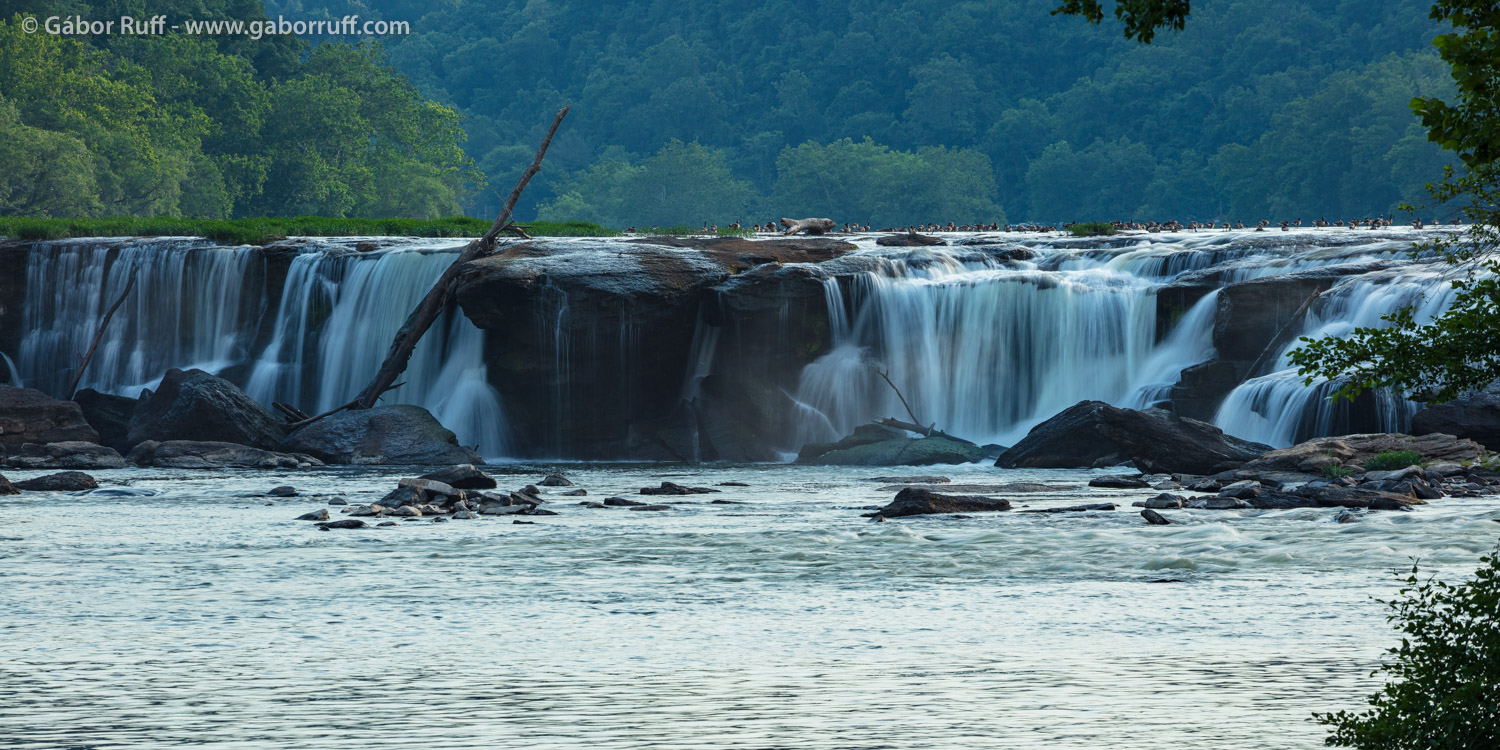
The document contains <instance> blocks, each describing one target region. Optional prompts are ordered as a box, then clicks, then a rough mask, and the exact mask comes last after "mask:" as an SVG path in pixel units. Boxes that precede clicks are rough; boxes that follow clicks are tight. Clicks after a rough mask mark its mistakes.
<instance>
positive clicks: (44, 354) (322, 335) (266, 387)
mask: <svg viewBox="0 0 1500 750" xmlns="http://www.w3.org/2000/svg"><path fill="white" fill-rule="evenodd" d="M313 248H314V249H309V250H307V251H305V252H303V253H301V254H299V255H297V256H296V257H295V258H293V259H292V261H291V265H290V268H289V269H288V271H287V277H286V281H285V283H284V284H283V286H282V289H281V290H280V291H281V294H280V297H281V301H280V304H279V307H278V309H277V310H276V311H275V318H274V323H273V327H272V329H271V331H272V333H271V336H270V339H271V340H270V343H269V344H268V345H266V346H265V347H264V348H263V349H261V350H259V351H256V350H255V346H256V338H257V334H258V331H259V329H260V328H261V322H262V319H263V318H264V317H265V316H266V315H267V314H269V313H270V311H269V310H266V309H265V300H267V299H268V298H270V294H269V292H270V291H272V290H268V289H266V276H267V274H266V261H265V260H264V258H265V256H264V254H263V253H262V252H261V251H260V250H259V249H258V248H252V247H223V246H220V245H216V244H214V243H211V242H208V241H203V240H194V239H186V238H161V239H154V240H127V241H109V242H100V241H80V242H59V243H38V244H37V245H36V246H34V247H33V248H32V250H31V252H30V254H29V255H28V258H27V298H26V305H25V313H24V326H25V333H24V335H23V336H22V339H21V343H20V347H19V350H18V356H17V357H16V364H15V368H14V370H15V375H14V376H13V377H14V378H15V379H19V380H22V381H23V382H25V383H26V384H27V385H29V386H31V387H35V388H39V389H41V390H43V391H44V392H47V393H50V394H52V395H55V396H61V395H64V394H63V393H62V391H64V390H66V388H67V385H68V382H69V381H70V380H71V378H72V376H73V373H74V369H75V368H76V367H77V357H78V356H80V355H81V354H82V353H83V352H84V351H86V350H87V348H88V345H89V342H90V341H91V340H92V338H93V336H94V334H95V332H96V330H97V329H98V326H99V321H100V317H101V315H102V313H103V311H104V310H105V309H106V308H107V307H108V306H109V305H111V304H113V302H114V300H115V299H117V298H118V297H119V295H120V294H121V292H123V291H124V289H125V287H126V284H127V283H128V281H129V279H130V277H131V275H132V274H133V275H134V276H135V278H136V286H135V288H134V289H133V290H132V291H131V294H130V296H129V297H127V298H126V300H125V303H124V305H122V306H121V308H120V309H119V311H118V312H117V313H116V314H115V317H114V318H113V320H112V321H111V323H110V326H109V328H108V329H106V331H105V335H104V338H103V339H102V340H101V342H100V345H99V348H98V351H97V353H96V354H95V355H94V359H93V361H92V363H91V364H90V366H89V369H88V372H87V373H86V375H85V377H84V378H83V381H82V383H81V384H80V385H81V387H85V388H94V389H96V390H99V391H103V392H106V393H116V394H120V395H127V396H132V397H134V396H137V395H139V393H140V391H141V389H142V388H152V387H154V386H155V383H157V382H158V381H159V380H160V379H161V376H162V374H163V373H165V372H166V371H167V370H168V369H170V368H173V367H177V368H183V369H187V368H198V369H202V370H205V371H208V372H213V373H221V374H230V371H232V370H238V371H239V372H240V373H241V374H243V373H244V372H245V371H246V370H248V378H247V379H246V382H245V386H246V387H245V390H246V392H247V393H248V394H249V395H250V396H251V397H253V398H255V399H256V400H258V401H260V402H262V403H266V404H269V403H270V402H271V401H284V402H287V403H291V404H295V405H298V406H300V407H302V408H304V409H308V410H317V411H323V410H326V409H328V408H332V407H333V406H336V405H338V404H340V403H343V402H344V401H347V400H348V399H349V398H352V397H353V396H354V395H355V394H356V393H357V392H358V391H359V389H360V388H362V387H363V386H364V385H365V383H366V382H368V380H369V378H370V376H371V375H372V374H373V373H374V372H375V371H376V370H377V369H378V368H379V366H380V363H381V361H382V360H383V359H384V358H385V355H386V350H387V347H389V345H390V341H391V338H392V337H393V336H394V335H395V332H396V331H397V329H399V328H400V326H401V324H402V323H403V322H404V321H405V319H406V315H407V314H408V313H409V312H410V311H411V310H412V309H413V308H414V307H415V306H416V304H417V302H418V301H419V300H420V299H421V297H422V296H423V295H424V294H426V292H427V290H428V289H430V288H431V286H432V283H433V282H434V281H435V280H436V279H437V277H438V275H439V274H441V273H442V271H443V269H444V268H446V267H447V266H448V265H449V264H450V263H451V262H452V260H453V257H454V255H453V253H454V252H455V251H456V249H457V248H456V246H455V245H454V243H452V242H448V243H446V244H437V243H425V244H422V243H417V244H406V245H400V244H398V245H397V246H396V247H394V248H391V249H386V250H379V251H372V252H363V253H356V252H348V251H346V250H345V249H344V248H342V247H341V246H334V247H331V248H327V247H317V246H313ZM401 380H402V382H404V383H405V385H404V386H402V387H401V388H398V389H396V390H394V391H391V392H390V393H387V394H386V396H385V397H384V402H385V403H410V404H417V405H420V406H423V407H425V408H427V409H428V410H429V411H431V412H432V413H433V415H434V416H436V417H437V418H438V420H439V421H440V422H442V423H443V424H444V425H445V426H447V427H448V428H449V429H451V430H453V431H454V432H455V433H456V434H457V435H458V436H459V440H460V442H462V443H463V444H465V445H470V446H476V445H477V446H478V448H479V450H480V452H481V453H482V454H483V455H486V456H502V455H505V453H506V435H505V420H504V415H503V413H502V411H501V407H500V399H499V395H498V394H497V393H496V392H495V390H494V389H493V388H492V387H490V385H489V383H488V380H487V378H486V371H485V364H484V337H483V333H482V332H481V331H480V330H479V329H477V328H475V327H474V326H473V325H472V324H471V323H469V321H468V320H467V319H466V318H464V317H463V316H462V315H460V314H457V313H455V312H449V313H447V314H445V315H444V316H443V317H442V318H441V319H440V320H439V321H438V323H437V324H436V325H434V326H433V328H432V330H431V331H429V332H428V334H427V335H426V336H424V337H423V340H422V342H421V344H420V345H419V346H418V347H417V349H416V351H415V352H414V353H413V355H412V359H411V363H410V365H409V366H408V368H407V370H406V372H405V373H404V374H403V375H402V378H401Z"/></svg>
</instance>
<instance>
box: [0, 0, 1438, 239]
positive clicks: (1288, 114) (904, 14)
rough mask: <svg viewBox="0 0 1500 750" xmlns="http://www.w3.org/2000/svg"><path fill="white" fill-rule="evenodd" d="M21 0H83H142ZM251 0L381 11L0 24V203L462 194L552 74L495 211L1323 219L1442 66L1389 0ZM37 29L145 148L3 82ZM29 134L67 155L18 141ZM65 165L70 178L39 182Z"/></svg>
mask: <svg viewBox="0 0 1500 750" xmlns="http://www.w3.org/2000/svg"><path fill="white" fill-rule="evenodd" d="M12 5H16V4H14V3H9V2H0V8H3V9H4V13H5V16H4V17H7V18H9V17H10V16H11V14H13V13H16V12H28V13H35V14H40V13H41V12H42V11H41V10H39V9H37V8H30V7H28V8H21V7H19V6H18V5H17V6H16V7H7V6H12ZM52 5H53V6H55V7H58V8H62V7H65V6H66V7H75V6H76V7H84V6H92V7H94V8H95V10H93V11H92V13H93V14H94V15H96V16H97V15H102V16H110V15H118V14H119V12H120V10H121V8H124V7H128V6H132V5H141V6H144V5H146V3H144V0H116V2H108V3H72V4H68V3H53V4H52ZM155 5H159V4H155ZM171 5H174V6H179V7H177V10H176V11H174V12H182V13H192V14H193V15H195V16H197V17H212V16H214V15H234V14H240V15H254V14H258V13H260V12H261V10H260V8H259V7H258V6H257V5H256V4H255V3H253V2H243V1H240V0H199V2H198V4H194V5H191V7H189V5H190V4H189V3H188V2H187V1H186V0H181V2H176V3H171ZM266 5H267V7H266V8H265V13H267V14H268V15H270V16H271V17H273V18H274V17H276V16H278V15H283V16H285V17H287V18H292V19H305V20H316V19H320V18H327V19H337V18H342V17H343V16H346V15H359V16H360V17H361V18H362V19H380V18H383V19H387V20H407V21H410V22H411V30H412V33H411V34H410V35H408V36H385V37H381V38H380V39H379V40H378V41H379V44H380V45H383V47H381V48H377V47H375V46H372V44H371V40H369V39H368V38H364V39H361V38H358V37H349V38H345V39H343V40H341V41H340V40H334V41H330V40H329V39H327V38H319V39H316V40H311V42H312V44H311V46H308V45H307V44H306V43H304V42H298V41H295V40H288V39H285V38H281V39H275V40H262V41H260V42H251V41H249V40H246V39H227V38H226V39H203V38H199V39H171V40H168V41H162V40H122V39H118V38H105V37H99V38H93V39H84V40H83V42H84V43H80V42H76V41H71V40H58V39H55V38H54V39H45V38H42V36H38V35H32V36H24V35H21V34H19V33H18V32H16V31H14V30H13V29H10V28H6V29H3V30H0V42H3V45H4V47H5V49H7V50H15V49H21V50H22V51H23V52H24V53H25V54H24V55H22V54H19V53H15V52H14V51H12V52H0V65H4V66H9V67H6V68H4V69H0V96H3V97H5V103H4V104H0V129H3V130H4V131H5V133H7V134H10V133H13V132H14V133H16V134H18V135H17V136H16V137H17V138H18V139H19V140H18V141H17V142H20V143H24V144H27V145H26V146H25V153H24V154H23V155H22V156H23V157H24V158H20V159H18V160H17V161H16V162H15V163H16V166H14V167H12V168H11V169H12V170H13V171H17V172H19V173H22V175H21V176H22V177H25V176H26V175H27V174H31V175H32V176H31V177H30V178H29V179H30V180H31V181H30V182H29V183H27V182H25V180H18V178H16V177H11V178H9V179H7V180H6V183H7V184H10V185H15V184H33V185H35V187H34V188H33V189H31V190H30V191H19V192H18V191H16V190H11V191H9V193H0V201H3V202H4V205H0V210H4V211H6V212H12V213H15V212H37V211H38V208H37V206H38V205H39V204H42V205H52V206H53V208H52V209H51V210H52V211H53V213H70V212H71V213H77V212H80V211H94V212H96V213H97V212H102V213H120V212H130V213H147V212H162V211H171V210H173V208H174V205H173V203H172V202H173V201H174V200H175V201H176V203H175V210H177V211H180V212H182V213H186V214H189V215H221V214H224V213H226V212H227V213H228V214H231V215H261V214H273V215H286V214H294V213H328V214H331V215H339V216H344V215H377V214H392V215H402V216H417V217H424V216H432V215H435V214H436V213H444V212H450V211H454V210H458V208H459V207H460V206H461V207H462V208H463V210H465V211H467V212H469V213H472V214H476V215H486V214H492V213H494V212H495V210H496V209H497V208H498V207H499V205H500V203H501V202H502V199H501V197H500V194H501V193H503V192H504V191H505V189H506V187H507V186H508V185H509V184H510V183H511V181H512V180H513V179H514V177H515V175H517V174H518V173H519V171H520V170H521V169H522V168H523V167H524V165H525V164H526V163H527V161H528V160H529V158H530V155H531V152H532V150H533V149H534V147H535V143H536V142H537V140H538V139H539V137H540V135H541V131H542V130H543V129H544V128H545V127H546V125H547V123H548V122H549V121H550V119H551V115H552V113H553V112H554V111H556V109H557V108H558V107H559V106H561V105H562V104H564V103H572V104H574V105H575V107H574V110H573V114H572V116H570V118H569V121H568V123H567V124H566V125H565V127H564V129H563V131H562V133H561V135H560V136H559V138H558V140H557V142H556V144H554V147H553V150H552V151H551V152H550V153H549V156H548V165H547V169H546V170H545V171H544V172H543V175H542V177H541V178H539V180H538V181H537V182H536V183H534V184H533V187H532V188H531V189H530V190H529V191H528V193H527V195H526V196H525V198H524V200H523V205H522V206H521V207H520V213H521V215H523V216H530V215H539V216H540V217H541V218H545V219H555V220H565V219H580V220H592V221H599V222H601V223H605V224H609V225H613V226H618V227H624V226H629V225H642V226H648V225H666V224H680V223H691V224H693V225H697V224H699V223H708V222H717V223H720V224H724V223H727V222H730V221H735V220H742V221H764V220H766V219H770V218H775V217H779V216H783V215H822V216H829V217H831V218H834V219H835V220H837V221H840V222H844V221H857V222H868V223H872V224H875V225H904V224H908V223H911V222H919V221H950V220H951V221H956V222H968V221H986V222H1003V221H1007V220H1009V221H1011V222H1020V221H1041V222H1055V221H1066V220H1092V219H1130V218H1150V219H1168V218H1175V219H1177V220H1179V221H1184V222H1186V221H1189V220H1194V219H1197V220H1209V219H1238V220H1242V221H1246V222H1251V221H1256V220H1259V219H1261V218H1274V219H1281V218H1285V219H1295V218H1303V219H1304V220H1307V221H1311V220H1312V219H1315V218H1317V217H1319V216H1326V217H1329V218H1330V219H1334V218H1351V217H1354V216H1361V217H1363V216H1371V215H1374V214H1378V213H1389V212H1392V211H1394V210H1395V209H1396V207H1397V205H1398V204H1400V203H1402V202H1418V203H1419V202H1421V201H1422V200H1423V198H1424V197H1425V195H1426V191H1425V185H1426V183H1427V182H1429V181H1432V180H1434V179H1437V178H1438V177H1439V176H1440V173H1441V168H1442V166H1443V165H1444V164H1446V163H1447V160H1448V159H1447V156H1446V155H1445V154H1444V153H1443V152H1442V151H1441V150H1440V149H1439V148H1438V147H1437V146H1436V145H1434V144H1432V143H1429V142H1428V140H1427V138H1426V133H1425V130H1424V129H1423V128H1422V127H1421V124H1420V123H1419V122H1418V121H1417V119H1416V118H1415V117H1413V115H1412V113H1411V111H1410V108H1409V102H1410V100H1411V99H1412V97H1413V96H1417V95H1427V94H1444V93H1447V92H1448V91H1450V90H1451V86H1452V83H1451V80H1450V79H1449V77H1448V75H1447V69H1446V67H1445V66H1444V64H1443V63H1442V61H1441V60H1439V59H1438V58H1437V56H1436V54H1435V53H1434V52H1433V50H1432V48H1431V45H1430V42H1431V40H1432V37H1433V36H1434V35H1435V34H1436V33H1437V32H1438V27H1437V25H1436V24H1435V22H1433V21H1432V20H1430V19H1429V18H1428V14H1427V12H1426V7H1425V5H1423V4H1419V3H1412V2H1405V1H1403V0H1312V1H1311V2H1308V1H1306V0H1207V1H1206V2H1203V3H1201V4H1195V7H1194V14H1193V23H1191V24H1188V26H1187V28H1186V29H1185V30H1183V31H1180V32H1176V31H1165V32H1162V33H1159V34H1158V35H1157V36H1156V39H1155V40H1154V43H1153V44H1151V45H1149V46H1147V45H1140V44H1137V43H1135V42H1134V41H1130V40H1127V39H1124V38H1121V36H1120V35H1119V34H1118V32H1116V31H1113V30H1110V29H1104V28H1099V27H1096V26H1090V25H1088V24H1084V23H1079V22H1078V21H1077V19H1073V18H1066V17H1056V16H1053V15H1051V11H1052V10H1053V9H1055V8H1056V7H1057V5H1058V2H1057V0H1005V1H1004V2H1001V1H999V0H989V1H988V2H951V0H850V1H849V2H842V3H836V2H828V1H826V0H823V1H818V2H814V1H813V0H796V1H794V0H751V1H750V2H734V3H728V2H716V1H715V0H700V1H698V2H691V3H687V2H672V3H663V2H644V1H643V0H626V1H624V2H615V3H597V2H584V1H582V0H526V1H525V2H522V1H521V0H513V1H511V2H494V1H491V2H478V1H474V0H447V1H445V2H441V3H435V4H434V3H426V2H423V3H418V2H413V1H411V0H389V1H387V0H269V2H267V4H266ZM200 6H201V7H200ZM1200 6H1201V7H1200ZM12 25H13V24H12ZM349 42H364V44H363V45H362V46H360V47H357V48H351V47H349V46H346V43H349ZM85 43H86V44H85ZM49 45H50V47H56V48H59V49H66V48H68V47H69V45H72V46H74V47H78V48H80V49H78V50H73V51H70V52H67V54H68V55H73V57H71V58H67V59H68V60H69V61H68V62H52V63H48V64H50V65H52V66H53V67H54V68H58V69H59V70H66V71H74V73H73V74H74V75H76V76H87V75H90V71H91V70H92V71H100V70H103V71H107V73H98V72H95V73H94V75H96V76H98V75H107V77H109V78H110V80H111V83H112V85H113V84H116V83H117V84H118V85H119V86H122V87H124V88H126V89H130V90H131V91H135V92H136V93H135V94H126V93H120V94H118V95H120V96H127V98H128V97H129V96H135V97H137V101H139V97H140V96H146V95H150V96H154V97H155V99H156V100H158V101H160V102H162V103H163V104H164V105H167V106H161V107H145V108H143V109H141V108H138V110H129V109H128V108H127V109H114V108H112V109H111V116H112V117H114V118H115V120H112V121H108V122H103V123H96V124H95V125H93V126H91V127H95V128H96V129H99V130H101V131H105V132H110V133H114V132H116V131H117V130H125V131H129V133H130V135H129V137H130V138H136V139H137V140H140V139H144V140H145V142H146V143H147V144H149V146H150V153H151V154H152V155H155V154H157V153H158V152H160V153H161V154H163V156H162V157H160V158H155V160H154V161H151V164H153V165H154V166H152V167H151V168H150V169H146V170H144V171H145V172H146V173H149V174H142V175H134V176H132V175H122V174H119V172H122V171H123V172H129V171H130V170H129V169H126V168H125V164H126V163H129V162H131V159H132V158H133V157H132V156H131V154H140V153H143V151H142V149H144V148H146V147H145V146H140V145H137V146H133V147H127V146H116V145H112V144H107V143H104V142H102V141H101V140H100V139H101V138H102V136H101V135H98V134H94V135H91V134H89V133H86V132H82V130H84V129H87V128H85V127H84V126H83V125H78V126H76V127H75V126H71V125H68V123H67V121H58V120H56V119H48V118H49V117H50V115H48V114H47V113H45V112H39V111H38V109H39V107H40V108H41V109H45V106H42V105H38V104H36V103H35V102H34V101H32V100H28V99H27V98H26V97H27V96H35V95H36V94H35V91H32V92H31V93H28V89H26V87H25V86H24V85H22V84H19V83H17V81H24V80H26V79H27V77H28V76H29V77H31V78H35V77H36V76H38V75H43V76H47V75H51V73H36V72H32V71H30V69H22V70H19V71H17V72H13V69H14V67H15V66H16V65H19V64H20V63H18V62H15V61H16V60H18V59H24V60H25V61H28V64H30V62H29V61H32V60H34V59H36V58H38V57H39V56H40V53H37V52H35V51H34V49H39V48H47V47H49ZM325 48H326V49H325ZM382 49H383V53H382ZM48 54H52V55H53V57H57V56H59V55H63V53H62V52H55V53H48ZM382 54H383V55H384V58H382ZM90 56H93V57H90ZM75 58H76V59H75ZM164 61H187V62H164ZM382 62H388V63H389V65H390V66H392V67H393V68H394V69H395V70H396V71H399V74H400V75H399V76H392V75H391V74H390V72H389V69H388V68H385V67H382ZM37 64H40V63H37ZM58 66H61V67H60V68H59V67H58ZM132 71H135V72H132ZM179 79H186V80H179ZM200 79H211V80H206V81H205V80H200ZM408 82H409V83H408ZM132 86H133V87H135V88H134V89H131V88H130V87H132ZM234 87H241V88H244V89H245V90H246V91H247V92H250V93H252V94H253V96H251V97H250V98H249V99H248V100H246V99H243V98H242V97H241V96H240V95H239V94H231V93H229V92H230V91H231V90H233V89H234ZM418 92H420V95H419V94H418ZM422 97H426V98H427V100H423V99H422ZM245 101H248V102H249V103H248V104H243V103H242V102H245ZM434 102H436V103H440V104H435V103H434ZM132 112H137V113H136V114H132ZM195 113H196V114H195ZM455 113H458V114H461V115H462V117H463V119H462V120H461V121H460V120H459V119H458V118H457V117H455ZM195 117H196V118H197V119H196V120H195V119H194V118H195ZM162 118H169V119H170V121H169V122H164V121H162ZM171 118H175V119H171ZM127 124H128V127H127ZM70 128H72V129H70ZM461 130H462V131H466V132H467V141H463V140H462V133H461ZM153 134H154V135H153ZM122 137H123V136H122ZM126 140H129V138H126ZM460 145H461V148H462V152H460V151H459V147H460ZM0 148H6V147H3V146H0ZM12 148H14V147H12ZM130 148H134V149H135V151H131V150H130ZM470 160H472V161H470ZM53 161H55V162H57V163H60V164H76V165H78V167H77V168H76V169H71V168H70V169H60V170H57V171H56V172H55V173H50V172H49V173H48V174H34V173H35V169H36V168H35V166H30V167H28V166H27V165H28V164H29V165H35V164H38V163H43V162H53ZM88 165H92V166H93V171H92V173H90V172H89V170H88V169H85V168H84V167H85V166H88ZM476 168H477V169H476ZM28 169H30V170H32V172H26V170H28ZM163 171H165V174H161V173H162V172H163ZM152 175H155V176H154V177H153V176H152ZM481 175H484V176H487V178H488V181H489V183H491V184H492V185H493V187H488V186H485V185H483V182H482V180H483V177H481ZM132 180H135V181H137V182H142V183H143V186H142V187H140V188H139V189H131V188H130V186H131V185H133V184H135V183H133V182H131V181H132ZM152 180H155V182H153V181H152ZM174 180H175V183H174ZM91 181H92V182H91ZM157 183H161V184H163V185H164V184H167V183H173V184H175V185H176V186H177V187H176V188H173V189H171V190H165V191H164V190H163V189H157V188H159V186H158V185H157ZM220 183H222V187H221V186H220ZM89 185H93V186H94V190H96V191H97V193H98V198H97V201H82V202H80V201H73V202H72V203H71V204H70V203H69V201H67V200H61V199H58V198H48V197H47V196H55V195H72V194H74V193H77V192H80V191H79V190H78V188H79V187H80V186H83V187H87V186H89ZM174 191H175V192H177V193H181V195H180V196H177V197H175V198H173V197H171V195H170V194H172V193H173V192H174ZM81 192H83V193H88V191H87V190H83V191H81ZM163 196H166V197H163ZM60 200H61V202H60V203H59V202H58V201H60ZM49 202H50V203H49ZM226 207H227V208H226Z"/></svg>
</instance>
